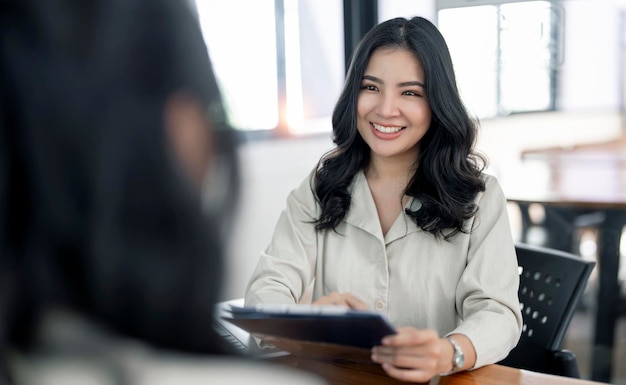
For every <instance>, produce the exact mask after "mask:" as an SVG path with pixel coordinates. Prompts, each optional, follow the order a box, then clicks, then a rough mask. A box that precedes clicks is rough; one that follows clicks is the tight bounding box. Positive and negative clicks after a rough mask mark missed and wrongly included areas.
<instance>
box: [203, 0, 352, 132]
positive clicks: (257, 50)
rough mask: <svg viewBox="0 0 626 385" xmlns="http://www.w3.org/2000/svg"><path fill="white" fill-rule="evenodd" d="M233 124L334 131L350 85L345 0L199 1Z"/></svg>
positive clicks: (246, 127) (247, 127)
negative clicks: (334, 117) (335, 114)
mask: <svg viewBox="0 0 626 385" xmlns="http://www.w3.org/2000/svg"><path fill="white" fill-rule="evenodd" d="M195 3H196V8H197V11H198V16H199V19H200V24H201V28H202V31H203V33H204V37H205V41H206V44H207V47H208V50H209V53H210V55H211V60H212V62H213V67H214V70H215V74H216V77H217V79H218V81H219V83H220V88H221V90H222V92H223V94H224V98H225V100H226V105H227V109H228V113H229V117H230V120H231V124H232V125H233V127H235V128H237V129H241V130H248V131H258V130H278V131H284V132H285V133H287V134H307V133H314V132H321V131H326V132H329V131H330V130H331V124H330V115H331V113H332V108H333V106H334V104H335V102H336V100H337V97H338V96H339V92H340V91H341V87H342V85H343V80H344V67H343V62H344V58H343V56H344V55H343V10H342V4H343V2H342V0H332V1H331V0H325V1H315V0H299V1H298V0H229V1H214V0H195Z"/></svg>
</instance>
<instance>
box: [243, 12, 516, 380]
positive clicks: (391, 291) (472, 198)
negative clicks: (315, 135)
mask: <svg viewBox="0 0 626 385" xmlns="http://www.w3.org/2000/svg"><path fill="white" fill-rule="evenodd" d="M332 123H333V140H334V143H335V145H336V146H335V148H334V149H332V150H331V151H330V152H328V153H327V154H325V155H323V156H322V158H321V159H320V161H319V163H318V164H317V165H316V167H315V168H314V169H313V171H312V172H311V173H310V175H309V176H308V177H307V178H305V179H304V181H303V182H302V183H301V185H300V186H299V187H298V188H297V189H295V190H294V191H292V192H291V194H290V195H289V196H288V198H287V204H286V208H285V210H284V211H283V213H282V215H281V216H280V219H279V221H278V224H277V225H276V228H275V230H274V235H273V237H272V240H271V242H270V244H269V246H268V247H267V248H266V249H265V250H264V251H263V253H262V254H261V257H260V260H259V262H258V264H257V267H256V270H255V271H254V273H253V275H252V277H251V279H250V282H249V284H248V287H247V290H246V296H245V301H246V305H253V304H257V303H298V302H300V301H302V299H303V298H304V297H303V296H304V294H305V293H306V290H307V288H308V287H309V285H311V284H313V294H312V302H313V304H314V305H323V304H338V305H343V306H346V307H349V308H352V309H362V310H364V309H370V308H371V309H375V310H376V311H381V312H384V313H385V314H386V316H387V318H388V319H389V320H390V321H391V322H392V323H393V324H394V326H396V329H397V331H398V333H397V334H396V335H394V336H388V337H386V338H383V339H382V340H381V341H380V346H376V347H374V348H373V349H372V359H373V360H374V361H375V362H378V363H380V364H381V365H382V367H383V369H384V370H385V371H386V372H387V373H388V374H389V375H390V376H392V377H394V378H397V379H400V380H405V381H415V382H425V381H428V380H429V379H430V378H432V377H433V376H435V375H437V374H441V373H449V372H451V371H452V372H453V371H459V370H466V369H469V368H477V367H480V366H483V365H486V364H490V363H494V362H498V361H500V360H501V359H502V358H504V357H505V356H506V355H507V354H508V352H509V351H510V349H512V348H513V347H514V346H515V344H516V343H517V341H518V339H519V336H520V332H521V314H520V311H519V301H518V298H517V288H518V283H519V277H518V273H517V260H516V257H515V249H514V244H513V239H512V235H511V231H510V225H509V220H508V217H507V210H506V200H505V198H504V195H503V193H502V190H501V189H500V186H499V184H498V182H497V180H496V179H495V178H494V177H492V176H490V175H487V174H485V173H483V166H484V162H483V159H482V158H481V157H480V156H479V155H478V154H476V153H475V152H474V147H473V146H474V141H475V139H476V127H477V124H476V123H475V122H474V121H472V120H471V119H470V117H469V116H468V114H467V112H466V110H465V107H464V105H463V103H462V102H461V99H460V97H459V93H458V90H457V86H456V81H455V75H454V72H453V69H452V61H451V58H450V54H449V52H448V48H447V45H446V42H445V40H444V39H443V37H442V36H441V34H440V33H439V31H438V30H437V28H436V27H435V26H434V25H433V24H432V23H431V22H429V21H428V20H426V19H424V18H420V17H415V18H412V19H410V20H407V19H404V18H396V19H391V20H388V21H386V22H383V23H381V24H379V25H378V26H376V27H374V28H373V29H372V30H371V31H370V32H368V33H367V34H366V35H365V37H364V38H363V40H362V41H361V42H360V43H359V45H358V46H357V49H356V51H355V52H354V54H353V57H352V61H351V63H350V67H349V70H348V74H347V76H346V81H345V84H344V87H343V90H342V92H341V95H340V97H339V99H338V102H337V104H336V105H335V108H334V111H333V117H332Z"/></svg>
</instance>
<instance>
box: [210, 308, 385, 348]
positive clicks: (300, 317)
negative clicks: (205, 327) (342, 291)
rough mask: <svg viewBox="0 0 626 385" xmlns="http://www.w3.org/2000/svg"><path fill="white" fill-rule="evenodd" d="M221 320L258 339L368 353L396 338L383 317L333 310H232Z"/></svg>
mask: <svg viewBox="0 0 626 385" xmlns="http://www.w3.org/2000/svg"><path fill="white" fill-rule="evenodd" d="M222 318H223V319H224V320H226V321H228V322H231V323H232V324H234V325H236V326H238V327H240V328H242V329H244V330H246V331H247V332H249V333H250V334H253V335H259V336H273V337H281V338H287V339H291V340H300V341H306V342H315V343H328V344H335V345H344V346H351V347H356V348H364V349H371V348H372V347H374V346H376V345H380V341H381V339H382V338H383V337H385V336H388V335H391V334H396V330H395V328H394V327H393V326H392V325H391V324H390V323H389V322H388V321H387V319H386V318H385V316H384V315H383V314H382V313H378V312H374V311H360V310H348V309H345V308H339V307H332V306H324V307H319V306H317V307H316V306H307V305H279V306H266V307H263V306H256V307H245V306H244V307H238V306H231V316H226V317H222Z"/></svg>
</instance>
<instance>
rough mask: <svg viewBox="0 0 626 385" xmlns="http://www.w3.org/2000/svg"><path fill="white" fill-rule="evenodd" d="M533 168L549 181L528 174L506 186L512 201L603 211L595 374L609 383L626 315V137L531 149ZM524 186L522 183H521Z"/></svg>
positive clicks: (526, 157)
mask: <svg viewBox="0 0 626 385" xmlns="http://www.w3.org/2000/svg"><path fill="white" fill-rule="evenodd" d="M522 159H523V161H524V163H525V164H526V165H528V166H529V167H537V166H538V165H543V167H544V169H545V170H547V172H548V175H549V178H548V183H540V182H538V181H537V180H533V178H532V176H529V175H528V174H526V175H525V176H524V178H525V181H524V183H523V186H524V187H523V188H512V189H509V190H507V187H506V186H503V188H504V190H505V194H506V195H507V199H508V200H509V201H510V202H515V203H518V204H521V205H528V204H531V203H539V204H541V205H544V206H554V207H566V208H572V209H583V210H593V211H596V212H600V213H603V214H604V220H603V221H602V222H601V224H600V225H599V227H598V249H597V255H598V279H599V282H598V283H599V291H598V296H597V304H596V314H595V326H594V340H593V350H592V362H591V378H592V379H593V380H595V381H601V382H610V381H611V378H612V359H613V345H614V340H615V327H616V321H617V318H618V317H619V316H620V315H622V314H625V313H626V305H625V304H626V300H625V299H623V298H621V297H620V287H619V282H618V271H619V265H620V250H619V247H620V238H621V233H622V228H623V227H624V225H626V136H624V137H621V138H617V139H615V140H612V141H608V142H603V143H593V144H583V145H578V146H573V147H570V148H549V149H539V150H532V151H526V152H524V153H523V154H522ZM518 186H519V185H518Z"/></svg>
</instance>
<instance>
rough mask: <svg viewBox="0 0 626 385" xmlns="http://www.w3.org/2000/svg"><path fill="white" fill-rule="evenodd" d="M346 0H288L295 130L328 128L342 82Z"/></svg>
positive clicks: (287, 47)
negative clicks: (344, 3)
mask: <svg viewBox="0 0 626 385" xmlns="http://www.w3.org/2000/svg"><path fill="white" fill-rule="evenodd" d="M343 47H344V41H343V2H342V0H324V1H319V0H299V1H298V0H286V1H285V61H286V63H285V67H286V70H287V71H286V72H287V120H288V123H289V130H290V133H292V134H309V133H315V132H329V131H330V130H331V129H332V127H331V122H330V116H331V114H332V110H333V108H334V105H335V102H336V101H337V98H338V97H339V93H340V92H341V87H342V86H343V81H344V76H345V73H344V72H345V70H344V53H343Z"/></svg>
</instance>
